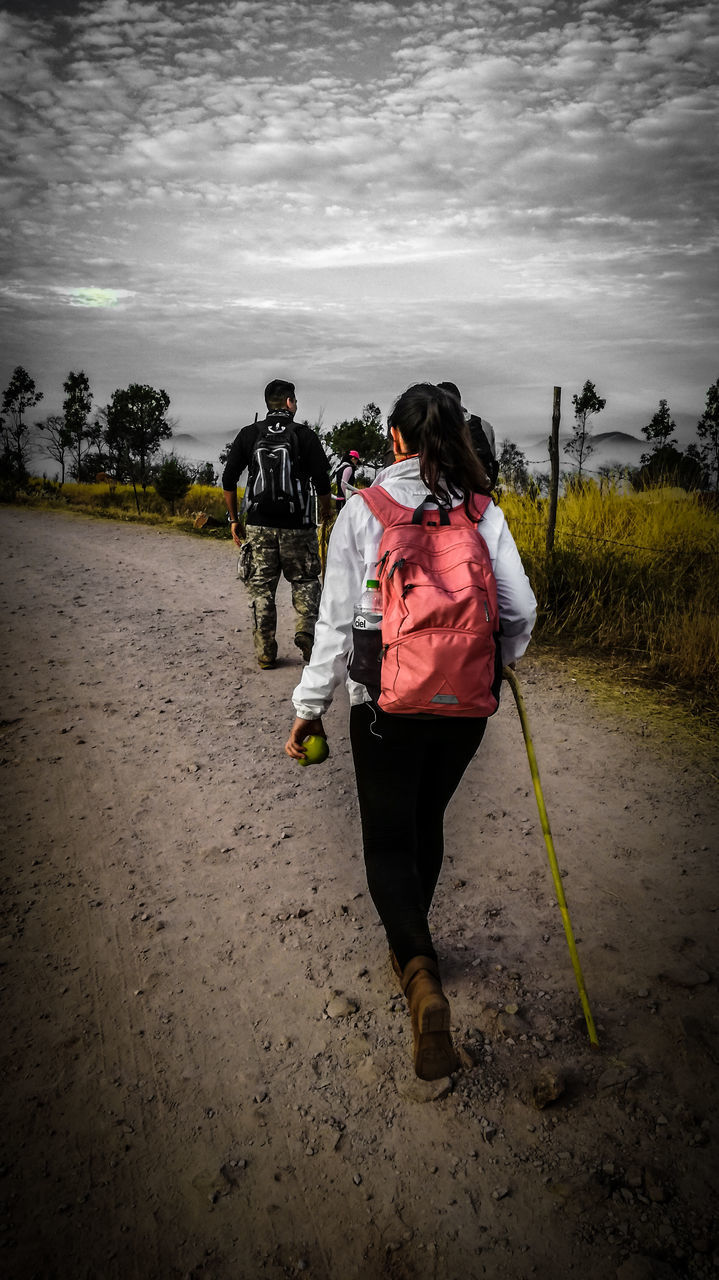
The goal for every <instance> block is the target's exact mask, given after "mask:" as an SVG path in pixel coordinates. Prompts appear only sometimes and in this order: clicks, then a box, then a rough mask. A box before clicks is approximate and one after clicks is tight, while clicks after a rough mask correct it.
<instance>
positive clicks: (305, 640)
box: [295, 631, 315, 662]
mask: <svg viewBox="0 0 719 1280" xmlns="http://www.w3.org/2000/svg"><path fill="white" fill-rule="evenodd" d="M314 641H315V638H314V636H311V635H310V633H309V631H298V632H297V635H296V636H295V644H296V645H297V648H298V649H299V651H300V653H301V654H302V657H303V658H304V660H305V662H309V660H310V658H311V656H312V645H313V644H314Z"/></svg>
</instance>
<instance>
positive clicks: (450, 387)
mask: <svg viewBox="0 0 719 1280" xmlns="http://www.w3.org/2000/svg"><path fill="white" fill-rule="evenodd" d="M437 386H438V387H441V388H442V390H443V391H448V392H449V394H450V395H451V396H456V398H457V399H458V400H459V403H460V404H461V403H462V397H461V395H460V394H459V387H458V386H457V384H456V383H455V382H438V383H437Z"/></svg>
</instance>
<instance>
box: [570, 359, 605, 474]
mask: <svg viewBox="0 0 719 1280" xmlns="http://www.w3.org/2000/svg"><path fill="white" fill-rule="evenodd" d="M606 403H607V402H606V400H603V399H602V397H601V396H599V395H597V389H596V387H595V385H594V383H593V382H585V384H584V386H583V387H582V390H581V394H580V395H578V396H572V404H573V405H574V427H573V434H572V436H571V438H570V439H569V440H568V441H567V443H566V444H565V446H564V452H565V453H568V454H570V455H571V456H572V457H574V458H576V460H577V470H578V476H577V479H578V480H581V479H582V467H583V466H584V464H585V462H587V461H588V459H589V458H590V457H591V455H592V454H593V453H594V444H593V443H592V440H591V431H590V428H589V424H590V422H591V420H592V418H593V417H594V415H595V413H601V412H602V409H603V408H604V406H605V405H606Z"/></svg>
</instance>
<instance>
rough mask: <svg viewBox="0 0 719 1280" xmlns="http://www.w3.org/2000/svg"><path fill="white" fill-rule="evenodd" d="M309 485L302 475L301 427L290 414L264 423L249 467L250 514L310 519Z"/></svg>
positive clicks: (248, 504)
mask: <svg viewBox="0 0 719 1280" xmlns="http://www.w3.org/2000/svg"><path fill="white" fill-rule="evenodd" d="M309 499H310V493H309V487H306V486H305V485H303V483H302V480H301V477H300V447H299V441H298V439H297V428H296V427H295V425H294V423H293V421H292V419H291V418H289V417H284V416H282V417H270V418H267V419H266V420H265V421H264V422H262V423H260V426H259V430H258V432H257V436H256V438H255V443H254V447H253V450H252V456H251V458H250V461H249V464H248V468H247V489H246V491H245V504H246V510H247V514H248V515H249V516H260V517H263V518H265V519H272V518H275V519H287V518H290V517H292V518H297V517H300V518H301V520H302V522H303V523H307V522H308V520H309Z"/></svg>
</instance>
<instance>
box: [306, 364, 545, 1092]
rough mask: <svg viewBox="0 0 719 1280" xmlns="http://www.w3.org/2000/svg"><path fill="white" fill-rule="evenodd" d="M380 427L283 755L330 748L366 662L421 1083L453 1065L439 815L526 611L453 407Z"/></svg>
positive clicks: (445, 396) (398, 965)
mask: <svg viewBox="0 0 719 1280" xmlns="http://www.w3.org/2000/svg"><path fill="white" fill-rule="evenodd" d="M389 426H390V430H391V434H392V440H393V446H394V453H395V458H396V462H395V464H394V465H393V466H389V467H386V468H385V469H384V470H383V471H380V473H379V474H378V476H377V478H376V480H375V481H374V483H373V484H372V485H371V486H370V488H369V489H362V490H360V491H358V493H357V494H355V495H353V496H352V497H351V498H350V499H349V500H348V502H347V505H346V506H345V509H344V510H343V511H342V512H341V513H340V515H339V517H338V519H337V522H336V524H335V526H334V529H333V532H332V537H331V539H330V545H329V553H328V560H327V569H326V574H325V583H324V590H323V593H322V602H321V605H320V613H319V618H318V621H317V628H316V631H315V646H314V649H313V652H312V658H311V660H310V663H309V665H308V666H306V667H305V669H304V671H303V673H302V678H301V680H300V683H299V684H298V686H297V688H296V689H295V691H294V693H293V695H292V700H293V703H294V707H295V712H296V717H297V718H296V719H295V721H294V724H293V725H292V729H291V731H290V736H289V739H288V741H287V743H286V744H285V751H286V752H287V754H288V755H289V756H291V757H292V758H293V759H295V760H299V759H301V758H302V756H303V747H302V744H303V742H304V740H305V738H306V737H307V736H308V735H310V734H321V735H323V736H324V728H323V724H322V716H323V715H324V713H325V712H326V711H327V709H328V707H329V706H330V703H331V701H332V696H333V693H334V689H335V686H336V685H337V683H338V681H339V680H341V679H342V677H343V675H347V674H348V659H350V657H351V659H352V661H351V665H350V667H349V675H350V676H351V675H352V673H354V674H355V677H358V675H359V673H358V670H357V665H358V663H357V660H358V657H359V654H360V649H364V652H365V654H367V662H366V671H367V674H366V675H365V674H364V673H363V676H362V679H359V678H355V679H352V678H348V679H347V688H348V692H349V700H350V741H351V744H352V754H353V759H354V768H355V775H356V780H357V794H358V798H359V809H360V817H361V822H362V841H363V846H364V858H365V867H366V872H367V884H368V887H369V891H370V894H371V896H372V900H373V902H374V904H375V907H376V908H377V911H378V913H379V916H380V919H381V921H382V924H383V925H384V928H385V931H386V934H387V940H388V942H389V947H390V959H391V962H392V965H393V968H394V970H395V973H396V974H397V976H398V978H399V979H400V981H401V984H402V989H403V991H404V992H405V995H406V996H407V999H408V1002H409V1008H410V1014H411V1019H412V1030H413V1039H414V1051H413V1052H414V1067H415V1071H416V1073H417V1075H418V1076H420V1077H421V1078H422V1079H425V1080H430V1079H437V1078H439V1077H441V1076H445V1075H448V1074H449V1073H450V1072H452V1071H454V1070H455V1069H456V1067H457V1058H456V1055H455V1052H454V1048H453V1045H452V1040H451V1036H450V1008H449V1004H448V1002H447V999H446V997H445V995H444V992H443V990H442V986H441V982H440V977H439V969H438V966H437V953H436V951H435V948H434V944H433V941H432V937H431V934H430V931H429V926H428V923H427V916H428V913H429V909H430V906H431V903H432V898H433V895H434V890H435V886H436V884H437V880H438V877H439V874H440V869H441V866H442V859H443V850H444V844H443V842H444V834H443V821H444V812H445V809H446V807H447V805H448V803H449V801H450V799H451V797H452V795H453V793H454V791H455V790H456V788H457V785H458V783H459V781H460V778H461V777H462V774H463V773H464V771H465V769H466V768H467V765H468V764H469V762H470V760H471V759H472V757H473V755H474V753H475V752H476V750H477V748H478V746H479V744H480V742H481V740H482V735H483V734H484V730H485V726H486V723H487V716H488V715H491V714H492V712H493V711H494V710H496V706H497V693H498V689H499V682H500V680H501V668H502V665H503V664H504V665H507V664H513V663H514V662H515V661H516V660H517V659H518V658H520V657H521V655H522V654H523V653H524V651H525V649H526V648H527V645H528V643H529V638H530V634H531V631H532V627H533V625H534V620H535V616H536V601H535V598H534V595H533V592H532V589H531V587H530V585H529V581H528V579H527V577H526V574H525V572H524V569H523V567H522V562H521V560H520V558H519V553H518V551H517V548H516V546H515V543H514V540H513V538H512V535H511V533H510V532H509V529H508V527H507V524H506V521H505V519H504V516H503V514H502V511H501V509H500V508H499V507H498V506H495V505H494V504H493V503H492V501H491V499H490V497H489V492H490V484H489V479H488V477H487V475H486V473H485V471H484V469H483V467H482V465H481V463H480V462H479V459H478V458H477V456H476V454H475V452H474V450H473V448H472V444H471V440H470V436H469V431H468V427H467V425H466V423H465V420H464V417H463V414H462V410H461V406H460V402H459V399H458V398H457V397H455V396H453V395H450V394H449V393H448V392H446V391H444V390H442V389H441V388H439V387H436V386H431V385H429V384H420V385H417V386H413V387H410V388H409V390H407V391H405V392H404V394H403V395H401V396H400V397H399V399H398V400H397V403H396V404H395V406H394V408H393V409H392V412H391V414H390V416H389ZM446 539H449V540H450V542H451V547H452V554H451V555H449V556H448V555H446V551H447V546H448V543H447V541H446ZM458 546H459V547H461V553H460V554H456V548H457V547H458ZM376 580H379V584H380V585H379V588H377V586H376ZM373 584H374V585H373ZM366 588H367V589H366ZM358 603H359V606H360V607H359V608H356V609H353V605H355V606H357V605H358ZM500 623H501V633H499V632H500ZM498 633H499V634H498ZM373 635H374V637H375V639H376V648H375V658H374V664H371V663H370V662H369V655H368V649H369V647H370V642H371V637H372V636H373ZM405 651H406V652H407V653H408V654H409V657H408V659H407V661H406V662H405V661H404V660H403V656H402V655H403V653H404V652H405ZM392 707H395V708H396V710H395V711H393V710H392V709H391V708H392ZM408 707H409V708H410V710H409V711H407V708H408ZM418 708H421V710H418ZM398 710H399V711H401V714H398V713H397V711H398Z"/></svg>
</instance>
